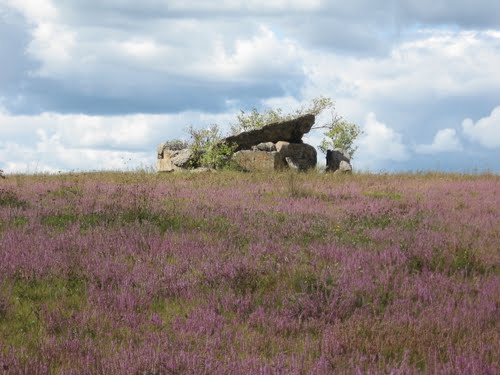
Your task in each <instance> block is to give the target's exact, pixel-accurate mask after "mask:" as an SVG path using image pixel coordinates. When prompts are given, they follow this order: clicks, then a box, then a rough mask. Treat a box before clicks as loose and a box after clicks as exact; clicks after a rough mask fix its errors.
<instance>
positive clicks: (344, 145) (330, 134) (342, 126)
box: [319, 119, 361, 158]
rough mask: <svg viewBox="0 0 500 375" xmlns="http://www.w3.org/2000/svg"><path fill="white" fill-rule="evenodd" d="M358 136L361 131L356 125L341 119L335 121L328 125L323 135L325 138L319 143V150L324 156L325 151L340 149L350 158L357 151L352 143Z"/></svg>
mask: <svg viewBox="0 0 500 375" xmlns="http://www.w3.org/2000/svg"><path fill="white" fill-rule="evenodd" d="M360 134H361V129H360V127H359V126H358V125H356V124H353V123H350V122H347V121H345V120H343V119H335V120H334V121H332V122H331V123H329V124H328V127H327V130H326V131H325V133H324V135H325V138H323V140H322V141H321V144H320V145H319V149H320V150H321V151H322V152H323V153H325V154H326V151H327V150H330V149H335V148H340V149H342V150H344V151H345V152H347V153H348V154H349V156H350V157H351V158H352V156H353V154H354V153H355V152H356V150H357V147H356V146H354V141H355V140H356V138H358V136H359V135H360Z"/></svg>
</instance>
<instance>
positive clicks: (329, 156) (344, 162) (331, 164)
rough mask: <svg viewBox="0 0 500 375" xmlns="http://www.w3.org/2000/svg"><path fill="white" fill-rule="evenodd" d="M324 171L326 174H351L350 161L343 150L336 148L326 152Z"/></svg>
mask: <svg viewBox="0 0 500 375" xmlns="http://www.w3.org/2000/svg"><path fill="white" fill-rule="evenodd" d="M326 170H327V171H328V172H336V171H340V172H343V173H348V172H352V166H351V159H350V157H349V154H348V153H347V152H345V151H344V150H341V149H339V148H336V149H335V150H327V151H326Z"/></svg>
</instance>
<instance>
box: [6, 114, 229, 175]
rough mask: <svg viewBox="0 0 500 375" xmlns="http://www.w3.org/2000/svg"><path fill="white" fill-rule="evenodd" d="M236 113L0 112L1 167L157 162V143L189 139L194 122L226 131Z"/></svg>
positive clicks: (55, 168)
mask: <svg viewBox="0 0 500 375" xmlns="http://www.w3.org/2000/svg"><path fill="white" fill-rule="evenodd" d="M232 118H234V114H232V113H231V114H230V113H227V114H221V115H211V114H205V113H199V112H184V113H179V114H172V115H146V114H140V115H125V116H89V115H63V114H56V113H42V114H40V115H30V116H26V115H23V116H19V115H11V114H8V113H6V112H5V111H4V112H1V111H0V169H3V170H5V171H6V172H9V173H12V172H24V173H27V172H29V173H33V172H57V171H70V170H97V169H99V170H100V169H104V170H109V169H113V170H116V169H119V170H124V169H125V170H126V169H134V168H140V167H150V166H153V165H155V162H156V146H157V144H159V143H160V142H162V141H164V140H169V139H176V138H181V139H185V140H187V139H188V138H189V136H188V134H187V132H186V131H185V129H186V128H187V126H188V125H190V124H192V125H193V126H195V127H198V128H199V127H205V126H208V125H210V124H214V123H218V124H220V125H221V128H222V129H223V130H227V128H228V127H229V122H230V120H231V119H232Z"/></svg>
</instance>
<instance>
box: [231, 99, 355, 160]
mask: <svg viewBox="0 0 500 375" xmlns="http://www.w3.org/2000/svg"><path fill="white" fill-rule="evenodd" d="M325 111H330V112H331V119H330V120H329V121H327V122H326V123H323V124H317V125H315V126H314V127H313V129H324V130H325V132H324V135H325V138H323V140H322V142H321V145H320V147H319V148H320V150H321V151H322V152H323V153H325V154H326V151H327V150H328V149H334V148H341V149H343V150H344V151H346V152H348V153H349V155H350V156H351V157H352V156H353V154H354V152H355V151H356V147H354V142H355V140H356V139H357V137H358V136H359V135H360V134H361V129H360V127H359V126H358V125H356V124H353V123H349V122H347V121H345V120H344V119H343V118H342V117H341V116H339V115H338V114H337V113H336V111H335V103H334V101H333V100H332V99H331V98H328V97H324V96H319V97H317V98H314V99H312V100H311V102H310V103H309V104H308V105H307V106H302V107H300V108H298V109H297V110H295V111H294V112H291V113H284V112H283V110H282V109H281V108H277V109H270V108H267V109H264V110H263V111H262V112H259V111H258V110H257V109H256V108H253V109H252V110H251V111H250V112H249V113H246V112H244V111H241V112H240V114H239V115H238V118H237V120H238V121H237V123H236V124H233V125H232V126H231V132H232V133H233V134H237V133H241V132H244V131H249V130H254V129H260V128H262V127H263V126H264V125H267V124H270V123H273V122H278V121H286V120H291V119H293V118H296V117H299V116H302V115H305V114H313V115H315V116H319V115H320V114H322V113H323V112H325Z"/></svg>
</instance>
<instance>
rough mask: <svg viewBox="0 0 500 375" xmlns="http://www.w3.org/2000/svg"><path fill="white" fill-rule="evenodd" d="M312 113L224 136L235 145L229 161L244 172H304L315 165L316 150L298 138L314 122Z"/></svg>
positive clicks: (308, 129) (307, 130) (300, 137)
mask: <svg viewBox="0 0 500 375" xmlns="http://www.w3.org/2000/svg"><path fill="white" fill-rule="evenodd" d="M314 121H315V117H314V115H310V114H309V115H305V116H301V117H298V118H296V119H293V120H288V121H283V122H276V123H273V124H269V125H266V126H264V127H263V128H261V129H257V130H251V131H249V132H244V133H240V134H238V135H235V136H232V137H228V138H226V139H225V141H226V142H228V143H230V144H235V145H236V151H237V152H236V153H235V154H234V155H233V161H234V162H235V163H236V164H237V165H238V166H239V167H240V168H242V169H243V170H246V171H263V172H265V171H276V170H278V171H279V170H283V169H287V168H291V169H296V170H301V171H305V170H308V169H312V168H315V167H316V163H317V153H316V149H315V148H314V147H313V146H311V145H308V144H305V143H303V141H302V137H303V136H304V134H306V133H308V132H309V131H310V130H311V128H312V126H313V125H314Z"/></svg>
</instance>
